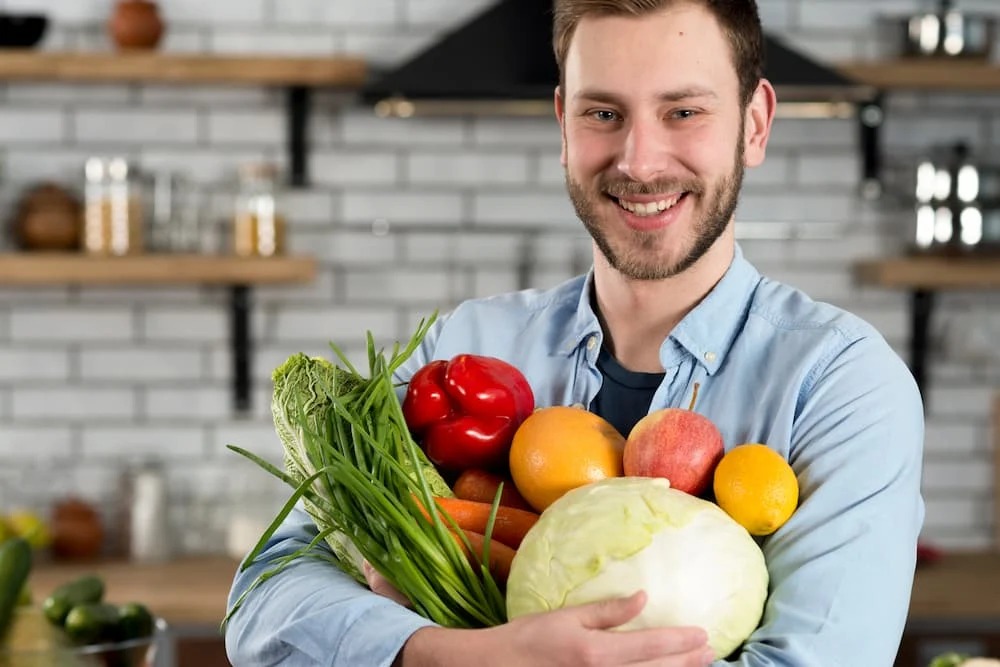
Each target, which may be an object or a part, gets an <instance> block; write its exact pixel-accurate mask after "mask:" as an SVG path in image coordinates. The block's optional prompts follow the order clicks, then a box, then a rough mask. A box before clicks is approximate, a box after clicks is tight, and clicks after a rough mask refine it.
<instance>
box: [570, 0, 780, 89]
mask: <svg viewBox="0 0 1000 667" xmlns="http://www.w3.org/2000/svg"><path fill="white" fill-rule="evenodd" d="M677 2H695V3H697V4H700V5H702V6H704V7H705V8H707V9H708V11H710V12H711V13H712V15H714V16H715V19H716V20H717V21H718V22H719V25H720V26H721V27H722V31H723V32H724V33H725V35H726V37H727V38H728V39H729V43H730V45H731V46H732V51H733V54H732V55H733V62H734V65H735V66H736V75H737V76H738V77H739V82H740V99H741V101H742V103H743V105H744V106H746V105H747V104H749V102H750V98H751V97H753V93H754V91H755V90H756V89H757V84H758V83H759V82H760V79H761V77H762V76H763V70H764V63H763V60H764V35H763V32H762V29H761V25H760V15H759V14H758V12H757V2H756V0H555V7H554V14H555V16H554V21H553V31H552V32H553V35H552V46H553V48H554V49H555V55H556V62H557V63H558V65H559V80H560V81H559V82H560V85H561V86H562V85H565V80H564V78H563V73H564V69H565V65H566V52H567V51H569V44H570V41H571V40H572V39H573V33H574V32H575V31H576V26H577V24H578V23H579V22H580V20H581V19H583V18H584V17H586V16H642V15H644V14H651V13H653V12H657V11H660V10H663V9H666V8H667V7H669V6H671V5H673V4H675V3H677Z"/></svg>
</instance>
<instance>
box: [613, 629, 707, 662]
mask: <svg viewBox="0 0 1000 667" xmlns="http://www.w3.org/2000/svg"><path fill="white" fill-rule="evenodd" d="M599 641H600V642H601V643H602V644H604V645H605V646H607V648H608V651H609V655H614V656H616V657H621V658H622V659H623V661H624V662H626V663H632V662H637V663H641V662H643V661H646V660H657V659H660V660H662V659H663V658H665V657H667V656H670V657H674V658H680V657H687V658H690V659H694V660H695V662H691V663H688V662H683V661H682V662H677V663H676V664H677V665H678V666H681V665H688V664H692V665H704V664H708V663H709V662H711V658H712V655H711V649H710V648H709V647H708V633H706V632H705V631H704V630H702V629H701V628H651V629H649V630H634V631H631V632H619V633H613V634H611V635H610V636H609V635H602V636H601V638H600V639H599ZM706 658H707V661H705V662H698V660H704V659H706ZM667 664H671V665H672V664H674V663H667Z"/></svg>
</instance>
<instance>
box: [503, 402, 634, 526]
mask: <svg viewBox="0 0 1000 667" xmlns="http://www.w3.org/2000/svg"><path fill="white" fill-rule="evenodd" d="M624 449H625V438H624V437H622V435H621V434H620V433H619V432H618V430H617V429H615V427H614V426H612V425H611V424H610V423H609V422H608V421H606V420H604V419H602V418H601V417H599V416H597V415H595V414H594V413H592V412H588V411H587V410H584V409H583V408H572V407H566V406H561V405H557V406H552V407H548V408H541V409H539V410H536V411H535V412H534V413H532V415H531V416H530V417H528V418H527V419H526V420H524V423H522V424H521V426H520V427H519V428H518V429H517V432H516V433H515V434H514V439H513V441H512V442H511V446H510V473H511V478H512V479H513V480H514V486H516V487H517V490H518V491H520V492H521V496H522V497H524V499H525V500H527V501H528V504H530V505H531V506H532V507H534V508H535V510H537V511H539V512H541V511H543V510H544V509H545V508H546V507H548V506H549V505H551V504H552V503H554V502H555V501H556V500H558V499H559V498H560V497H561V496H562V495H563V494H564V493H566V492H567V491H571V490H572V489H575V488H577V487H579V486H583V485H585V484H589V483H590V482H596V481H598V480H602V479H605V478H607V477H620V476H621V475H622V452H623V451H624Z"/></svg>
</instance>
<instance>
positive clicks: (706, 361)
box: [660, 244, 761, 375]
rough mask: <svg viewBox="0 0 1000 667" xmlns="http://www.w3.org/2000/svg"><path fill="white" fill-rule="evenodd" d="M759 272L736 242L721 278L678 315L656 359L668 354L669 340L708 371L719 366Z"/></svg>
mask: <svg viewBox="0 0 1000 667" xmlns="http://www.w3.org/2000/svg"><path fill="white" fill-rule="evenodd" d="M760 279H761V275H760V273H759V272H758V271H757V269H755V268H754V266H753V265H752V264H751V263H750V262H748V261H747V259H746V258H745V257H744V256H743V250H742V248H741V247H740V246H739V244H736V246H735V249H734V251H733V259H732V262H730V264H729V268H728V269H727V270H726V273H725V274H723V276H722V279H721V280H719V282H718V283H716V285H715V287H714V288H712V290H711V291H710V292H709V293H708V294H707V295H705V298H704V299H702V300H701V302H700V303H699V304H698V305H697V306H695V307H694V308H692V309H691V312H689V313H688V314H687V315H686V316H685V317H684V319H682V320H681V321H680V322H679V323H678V325H677V326H676V327H674V330H673V331H672V332H671V333H670V337H669V338H668V339H667V340H666V341H664V343H663V346H662V347H661V348H660V359H661V360H663V361H664V365H665V366H666V359H667V358H668V357H669V356H670V354H671V349H672V348H673V345H672V343H671V341H673V342H674V343H676V344H677V345H680V346H681V348H683V349H684V350H686V351H687V352H688V354H690V355H691V356H693V357H694V358H695V359H696V360H697V361H698V362H699V363H701V364H702V366H704V367H705V369H706V370H707V371H708V374H709V375H714V374H715V372H716V371H717V370H718V369H719V368H721V367H722V364H723V363H724V362H725V360H726V356H727V355H728V354H729V350H730V349H731V348H732V346H733V341H735V340H736V336H737V335H738V334H739V332H740V330H741V329H742V328H743V323H744V321H745V320H746V313H747V309H748V308H749V307H750V300H751V298H752V296H753V293H754V290H756V289H757V285H758V284H759V283H760Z"/></svg>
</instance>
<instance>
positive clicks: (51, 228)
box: [13, 183, 82, 251]
mask: <svg viewBox="0 0 1000 667" xmlns="http://www.w3.org/2000/svg"><path fill="white" fill-rule="evenodd" d="M81 216H82V210H81V207H80V202H79V201H77V199H76V197H74V196H73V194H72V193H70V192H69V191H68V190H66V189H65V188H62V187H60V186H59V185H56V184H54V183H42V184H40V185H38V186H35V187H33V188H31V189H30V190H28V191H27V192H25V194H24V195H23V196H22V197H21V200H20V202H18V206H17V210H16V213H15V217H14V228H13V232H14V240H15V242H16V243H17V245H18V247H20V248H21V249H22V250H42V251H46V250H47V251H53V250H64V251H65V250H76V249H78V248H79V245H80V232H81V227H82V222H81Z"/></svg>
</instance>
